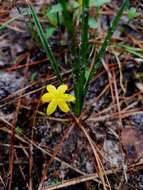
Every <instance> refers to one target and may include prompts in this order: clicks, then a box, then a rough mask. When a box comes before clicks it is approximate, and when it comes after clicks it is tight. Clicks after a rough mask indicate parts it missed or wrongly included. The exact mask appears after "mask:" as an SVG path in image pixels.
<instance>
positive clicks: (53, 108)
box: [47, 100, 57, 115]
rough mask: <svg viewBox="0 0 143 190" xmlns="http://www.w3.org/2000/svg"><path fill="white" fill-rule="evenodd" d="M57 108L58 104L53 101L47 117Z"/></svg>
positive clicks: (48, 108)
mask: <svg viewBox="0 0 143 190" xmlns="http://www.w3.org/2000/svg"><path fill="white" fill-rule="evenodd" d="M56 108H57V103H56V101H55V100H53V101H51V102H50V103H49V105H48V107H47V115H51V114H52V113H53V112H54V111H55V110H56Z"/></svg>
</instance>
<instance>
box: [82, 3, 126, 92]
mask: <svg viewBox="0 0 143 190" xmlns="http://www.w3.org/2000/svg"><path fill="white" fill-rule="evenodd" d="M128 4H129V0H124V1H123V3H122V5H121V7H120V9H119V11H118V12H117V14H116V16H115V17H114V19H113V21H112V24H111V26H110V27H109V29H108V33H107V35H106V37H105V40H104V42H103V44H102V46H101V48H100V50H99V52H98V54H97V57H96V59H95V63H94V64H93V67H92V69H91V71H90V73H89V76H88V78H87V81H86V84H85V88H84V94H86V92H87V89H88V86H89V83H90V81H91V80H92V78H93V76H94V75H95V73H96V71H97V69H98V68H99V67H100V66H101V60H102V58H103V57H104V55H105V53H106V49H107V48H108V46H109V43H110V41H111V38H112V36H113V33H114V32H115V30H116V28H117V26H118V23H119V21H120V18H121V16H122V15H123V12H124V10H125V9H126V8H127V7H128Z"/></svg>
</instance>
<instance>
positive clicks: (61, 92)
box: [41, 84, 75, 115]
mask: <svg viewBox="0 0 143 190" xmlns="http://www.w3.org/2000/svg"><path fill="white" fill-rule="evenodd" d="M67 89H68V87H67V85H64V84H63V85H60V86H59V87H58V88H57V89H56V88H55V86H53V85H47V91H48V93H45V94H44V95H43V96H42V97H41V100H42V102H43V103H46V102H48V103H49V105H48V107H47V115H51V114H52V113H53V112H54V111H55V110H56V108H57V106H58V107H59V108H60V109H61V110H62V111H63V112H68V111H69V110H70V109H69V106H68V104H67V103H66V102H74V101H75V97H74V96H72V95H70V94H66V93H65V91H66V90H67Z"/></svg>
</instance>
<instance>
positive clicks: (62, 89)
mask: <svg viewBox="0 0 143 190" xmlns="http://www.w3.org/2000/svg"><path fill="white" fill-rule="evenodd" d="M67 89H68V86H67V85H65V84H62V85H60V86H59V87H58V88H57V91H58V93H60V94H62V93H64V92H65V91H66V90H67Z"/></svg>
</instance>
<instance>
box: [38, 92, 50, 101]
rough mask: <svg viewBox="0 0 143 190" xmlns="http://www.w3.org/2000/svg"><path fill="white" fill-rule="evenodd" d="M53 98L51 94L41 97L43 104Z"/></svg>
mask: <svg viewBox="0 0 143 190" xmlns="http://www.w3.org/2000/svg"><path fill="white" fill-rule="evenodd" d="M52 98H53V96H52V94H51V93H46V94H44V95H43V96H42V97H41V100H42V102H50V101H51V100H52Z"/></svg>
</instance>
